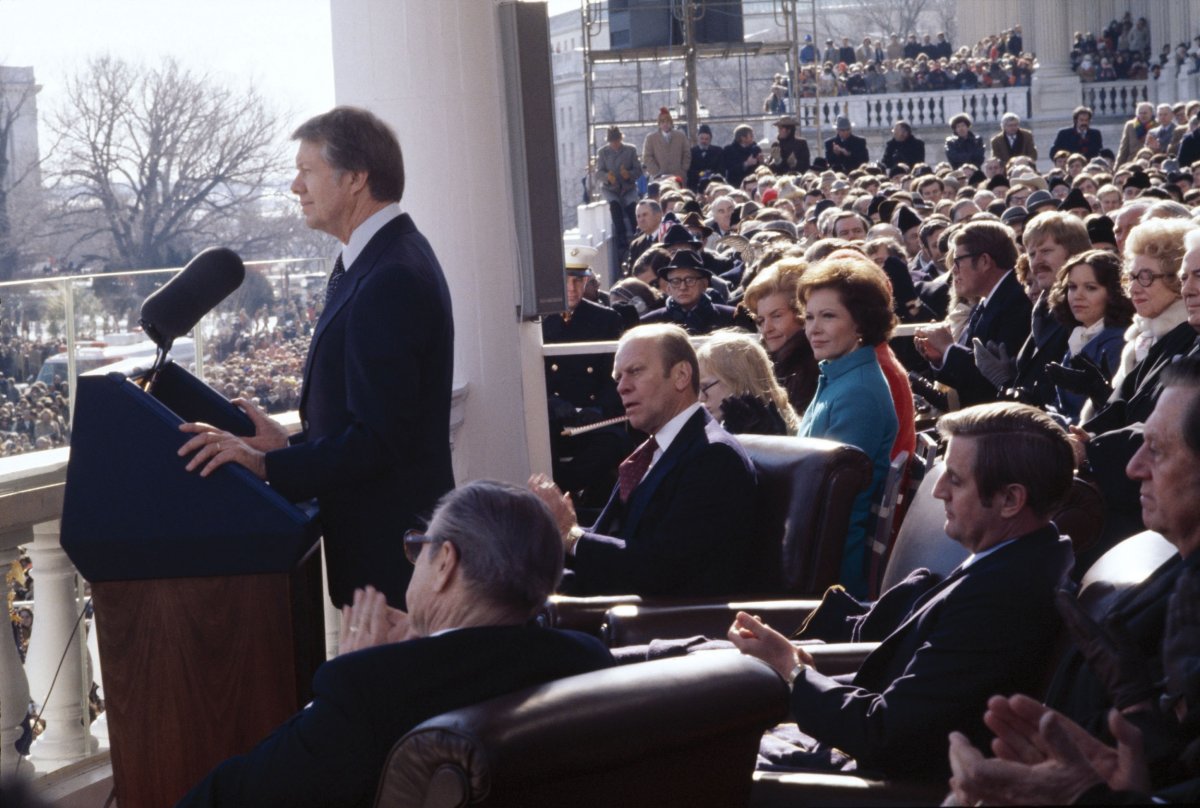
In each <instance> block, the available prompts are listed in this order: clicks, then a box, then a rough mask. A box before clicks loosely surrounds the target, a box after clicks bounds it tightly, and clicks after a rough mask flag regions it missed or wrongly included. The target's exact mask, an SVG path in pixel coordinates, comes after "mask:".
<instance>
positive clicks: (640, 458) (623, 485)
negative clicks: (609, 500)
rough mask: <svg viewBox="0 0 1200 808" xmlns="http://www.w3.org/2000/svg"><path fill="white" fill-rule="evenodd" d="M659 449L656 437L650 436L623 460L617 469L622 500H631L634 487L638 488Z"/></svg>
mask: <svg viewBox="0 0 1200 808" xmlns="http://www.w3.org/2000/svg"><path fill="white" fill-rule="evenodd" d="M657 450H658V444H657V443H655V441H654V438H650V440H648V441H646V442H645V443H643V444H642V445H641V446H639V447H637V448H636V449H634V451H633V454H631V455H630V456H629V457H627V458H625V459H624V460H623V461H621V466H620V468H618V469H617V488H618V489H620V492H621V502H628V501H629V496H630V494H632V493H633V489H635V488H637V486H638V483H640V482H641V481H642V478H643V477H645V476H646V469H648V468H650V461H651V460H652V459H654V453H655V452H656V451H657Z"/></svg>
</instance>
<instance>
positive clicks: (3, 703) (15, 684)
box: [0, 528, 33, 782]
mask: <svg viewBox="0 0 1200 808" xmlns="http://www.w3.org/2000/svg"><path fill="white" fill-rule="evenodd" d="M32 541H33V531H32V530H30V529H29V528H22V529H18V530H13V531H9V532H6V533H4V534H0V581H2V580H3V579H4V575H6V574H7V573H8V570H9V567H10V565H11V564H12V563H13V562H14V561H16V560H17V559H18V558H19V557H20V551H19V550H18V548H19V547H20V546H21V545H24V544H29V543H30V542H32ZM6 591H7V590H0V592H6ZM5 612H6V614H5V620H4V622H5V623H6V624H7V622H8V620H7V617H8V615H7V603H5ZM28 709H29V681H28V680H27V679H26V678H25V668H24V667H23V666H22V664H21V655H20V654H19V653H18V652H17V644H16V642H14V641H13V637H12V632H11V631H10V630H9V627H8V626H7V625H4V626H0V782H2V781H4V780H5V779H7V778H9V777H12V776H13V775H15V774H16V773H17V763H18V762H19V761H20V759H21V758H20V756H19V755H18V754H17V751H16V749H14V748H13V745H14V744H15V743H16V742H17V739H18V738H20V737H21V722H22V721H24V720H25V713H26V712H27V711H28ZM32 770H33V767H32V766H25V767H22V773H32Z"/></svg>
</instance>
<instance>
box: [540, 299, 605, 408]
mask: <svg viewBox="0 0 1200 808" xmlns="http://www.w3.org/2000/svg"><path fill="white" fill-rule="evenodd" d="M621 326H622V321H621V315H619V314H617V313H616V312H615V311H613V310H612V309H609V308H605V307H604V306H601V305H599V304H598V303H593V302H592V301H590V300H586V299H584V300H580V301H579V305H578V306H576V307H575V311H574V312H572V313H571V316H570V318H566V317H565V316H564V315H562V314H551V315H548V316H546V317H545V318H543V320H542V342H543V343H544V344H546V345H553V344H560V343H567V342H606V341H611V340H616V339H620V338H621V331H622V327H621ZM545 363H546V394H547V395H548V396H550V397H551V399H555V398H557V399H561V400H563V401H565V402H567V403H568V404H570V405H571V406H572V407H574V408H577V409H586V410H593V411H594V414H595V417H594V418H591V420H592V421H599V420H603V419H605V418H612V417H614V416H617V415H620V414H621V413H622V409H621V399H620V397H619V396H618V395H617V386H616V383H615V382H614V381H613V377H612V368H613V355H612V354H611V353H602V354H584V355H579V356H548V357H546V359H545Z"/></svg>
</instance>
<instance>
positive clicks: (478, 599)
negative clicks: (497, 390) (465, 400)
mask: <svg viewBox="0 0 1200 808" xmlns="http://www.w3.org/2000/svg"><path fill="white" fill-rule="evenodd" d="M404 542H405V551H406V554H407V555H408V556H409V558H410V559H411V560H412V562H413V564H414V565H415V569H414V571H413V575H412V580H411V581H410V582H409V585H408V593H407V596H406V597H407V603H408V608H409V611H408V613H407V614H405V613H404V612H400V611H398V610H396V609H392V608H390V607H388V606H387V602H386V600H385V599H384V597H383V595H382V594H381V593H378V592H375V591H374V590H373V589H370V588H368V589H366V590H361V589H360V590H358V591H357V592H356V593H355V598H354V606H353V607H346V608H345V609H344V611H343V619H342V630H343V633H342V642H341V648H340V651H341V654H340V655H339V656H338V657H337V658H336V659H333V660H330V661H329V662H326V663H325V664H324V665H322V666H321V668H320V669H318V671H317V673H316V676H315V677H314V678H313V693H314V696H313V701H312V703H311V704H309V705H308V707H307V708H305V709H304V710H303V711H302V712H300V713H298V714H297V715H295V716H294V717H293V718H292V719H291V720H289V721H288V722H287V723H286V724H284V725H283V726H281V727H280V728H279V729H277V730H276V731H275V732H274V733H273V734H272V735H271V736H270V737H268V738H266V739H265V740H263V741H262V742H261V743H259V745H258V746H256V747H255V748H254V749H252V750H251V751H250V752H248V753H246V754H245V755H239V756H238V757H234V758H230V759H229V760H227V761H225V762H224V763H222V764H221V765H220V766H218V767H217V768H216V769H214V770H213V771H212V773H210V774H209V775H208V777H206V778H205V779H204V780H203V781H202V782H201V783H200V784H199V785H197V786H196V787H195V788H194V789H192V791H191V792H190V793H189V794H188V795H187V796H186V797H184V799H183V801H182V802H181V803H180V805H184V806H193V805H195V806H200V805H256V806H266V805H279V806H289V808H295V806H303V805H313V806H316V805H343V806H369V805H371V802H372V800H373V798H374V796H375V789H376V784H377V783H378V781H379V777H380V774H381V772H382V770H383V766H384V762H385V760H386V758H387V755H388V752H389V751H390V750H391V748H392V746H393V745H394V744H395V743H396V741H398V740H399V739H400V738H401V737H402V736H403V735H404V734H405V733H406V732H408V731H409V730H410V729H412V728H413V727H415V726H416V725H418V724H420V723H421V722H423V721H425V720H426V719H428V718H432V717H433V716H436V715H439V714H441V713H444V712H447V711H449V710H454V709H457V708H459V707H464V706H467V705H470V704H475V703H477V702H481V701H484V700H486V699H490V698H492V697H494V696H498V695H501V694H504V693H510V692H512V691H514V690H520V689H522V688H525V687H530V686H532V685H536V684H541V683H543V682H547V681H549V680H551V679H558V678H562V677H565V676H573V675H575V674H579V673H585V672H588V671H592V670H597V669H599V668H603V667H607V666H609V665H611V664H612V657H611V655H610V654H609V653H608V651H607V650H606V649H605V648H604V647H603V646H602V645H601V644H600V642H599V641H598V640H595V639H593V638H591V637H587V636H585V635H582V634H576V633H575V632H569V631H558V630H554V629H545V628H537V627H534V626H530V625H527V621H528V619H529V617H530V615H531V614H532V613H533V612H534V610H535V609H537V608H538V607H539V606H540V605H541V604H542V603H543V602H544V601H545V599H546V597H547V595H549V594H550V592H551V591H553V589H554V587H555V586H556V585H557V584H558V580H559V577H560V575H561V573H562V558H563V552H562V541H561V539H560V538H559V536H558V531H557V530H556V529H555V526H554V522H553V520H552V519H551V517H550V514H549V513H547V512H546V509H545V507H544V506H543V505H542V504H541V503H540V502H539V501H538V500H537V499H536V498H535V497H534V496H532V495H531V494H530V493H529V492H527V491H525V490H523V489H519V488H515V487H513V486H510V485H507V484H504V483H495V482H475V483H471V484H469V485H466V486H464V487H462V488H459V489H457V490H455V491H451V492H450V493H448V494H446V495H445V496H444V497H443V498H442V501H441V503H440V504H439V505H438V508H437V510H436V511H435V512H434V515H433V519H432V521H431V522H430V524H429V529H428V531H427V532H426V533H425V534H419V533H415V532H414V531H409V532H408V533H406V534H405V536H404Z"/></svg>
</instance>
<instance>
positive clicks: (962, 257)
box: [951, 253, 980, 269]
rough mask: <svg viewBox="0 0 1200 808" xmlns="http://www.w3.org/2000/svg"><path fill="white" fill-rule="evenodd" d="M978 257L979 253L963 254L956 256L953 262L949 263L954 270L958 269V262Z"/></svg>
mask: <svg viewBox="0 0 1200 808" xmlns="http://www.w3.org/2000/svg"><path fill="white" fill-rule="evenodd" d="M979 255H980V254H979V253H963V254H962V255H956V256H954V261H952V262H951V263H953V264H954V268H955V269H958V262H959V261H965V260H967V259H968V258H971V259H974V258H978V257H979Z"/></svg>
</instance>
